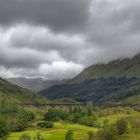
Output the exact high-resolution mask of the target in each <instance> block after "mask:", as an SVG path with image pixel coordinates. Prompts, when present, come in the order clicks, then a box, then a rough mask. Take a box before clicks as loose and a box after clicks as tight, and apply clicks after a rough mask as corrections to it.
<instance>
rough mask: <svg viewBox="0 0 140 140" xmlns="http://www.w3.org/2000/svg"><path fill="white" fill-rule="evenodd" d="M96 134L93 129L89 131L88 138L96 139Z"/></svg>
mask: <svg viewBox="0 0 140 140" xmlns="http://www.w3.org/2000/svg"><path fill="white" fill-rule="evenodd" d="M96 138H97V137H96V134H95V133H94V132H92V131H89V132H88V140H96Z"/></svg>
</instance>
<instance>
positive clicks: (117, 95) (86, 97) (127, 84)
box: [40, 77, 140, 103]
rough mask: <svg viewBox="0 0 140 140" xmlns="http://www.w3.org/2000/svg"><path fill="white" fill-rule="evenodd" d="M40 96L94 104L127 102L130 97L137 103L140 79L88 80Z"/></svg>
mask: <svg viewBox="0 0 140 140" xmlns="http://www.w3.org/2000/svg"><path fill="white" fill-rule="evenodd" d="M40 94H41V95H43V96H46V97H48V98H49V99H59V98H73V99H76V100H78V101H93V102H94V103H100V102H101V103H102V102H104V103H105V102H109V101H110V102H112V101H114V102H118V101H123V102H125V101H126V99H127V98H129V97H135V100H136V101H137V98H136V96H137V95H140V78H136V77H107V78H104V77H102V78H96V79H91V80H86V81H84V82H81V83H79V84H65V85H56V86H53V87H51V88H49V89H46V90H43V91H41V92H40ZM130 103H131V102H130ZM132 103H134V101H133V102H132Z"/></svg>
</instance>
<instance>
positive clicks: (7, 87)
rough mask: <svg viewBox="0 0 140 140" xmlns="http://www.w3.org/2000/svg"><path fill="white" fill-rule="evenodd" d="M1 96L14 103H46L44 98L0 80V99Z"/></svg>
mask: <svg viewBox="0 0 140 140" xmlns="http://www.w3.org/2000/svg"><path fill="white" fill-rule="evenodd" d="M3 96H6V97H7V98H9V99H12V100H13V101H14V102H15V103H41V102H42V103H43V102H46V101H47V100H46V99H45V98H44V97H42V96H41V95H38V94H37V93H35V92H33V91H30V90H29V89H26V88H22V87H20V86H17V85H15V84H12V83H10V82H8V81H7V80H5V79H3V78H0V98H2V97H3Z"/></svg>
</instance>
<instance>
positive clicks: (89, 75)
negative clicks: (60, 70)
mask: <svg viewBox="0 0 140 140" xmlns="http://www.w3.org/2000/svg"><path fill="white" fill-rule="evenodd" d="M122 76H126V77H139V76H140V54H138V55H136V56H135V57H133V58H128V59H122V60H121V59H119V60H115V61H112V62H110V63H108V64H96V65H92V66H90V67H88V68H86V69H85V70H84V71H82V72H81V73H80V74H79V75H77V76H76V77H75V78H74V79H72V80H70V82H69V83H80V82H82V81H84V80H89V79H94V78H98V77H122Z"/></svg>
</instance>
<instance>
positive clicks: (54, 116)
mask: <svg viewBox="0 0 140 140" xmlns="http://www.w3.org/2000/svg"><path fill="white" fill-rule="evenodd" d="M67 118H68V113H66V112H64V111H61V110H57V109H49V110H48V112H47V113H45V115H44V119H45V120H46V121H58V120H66V119H67Z"/></svg>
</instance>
